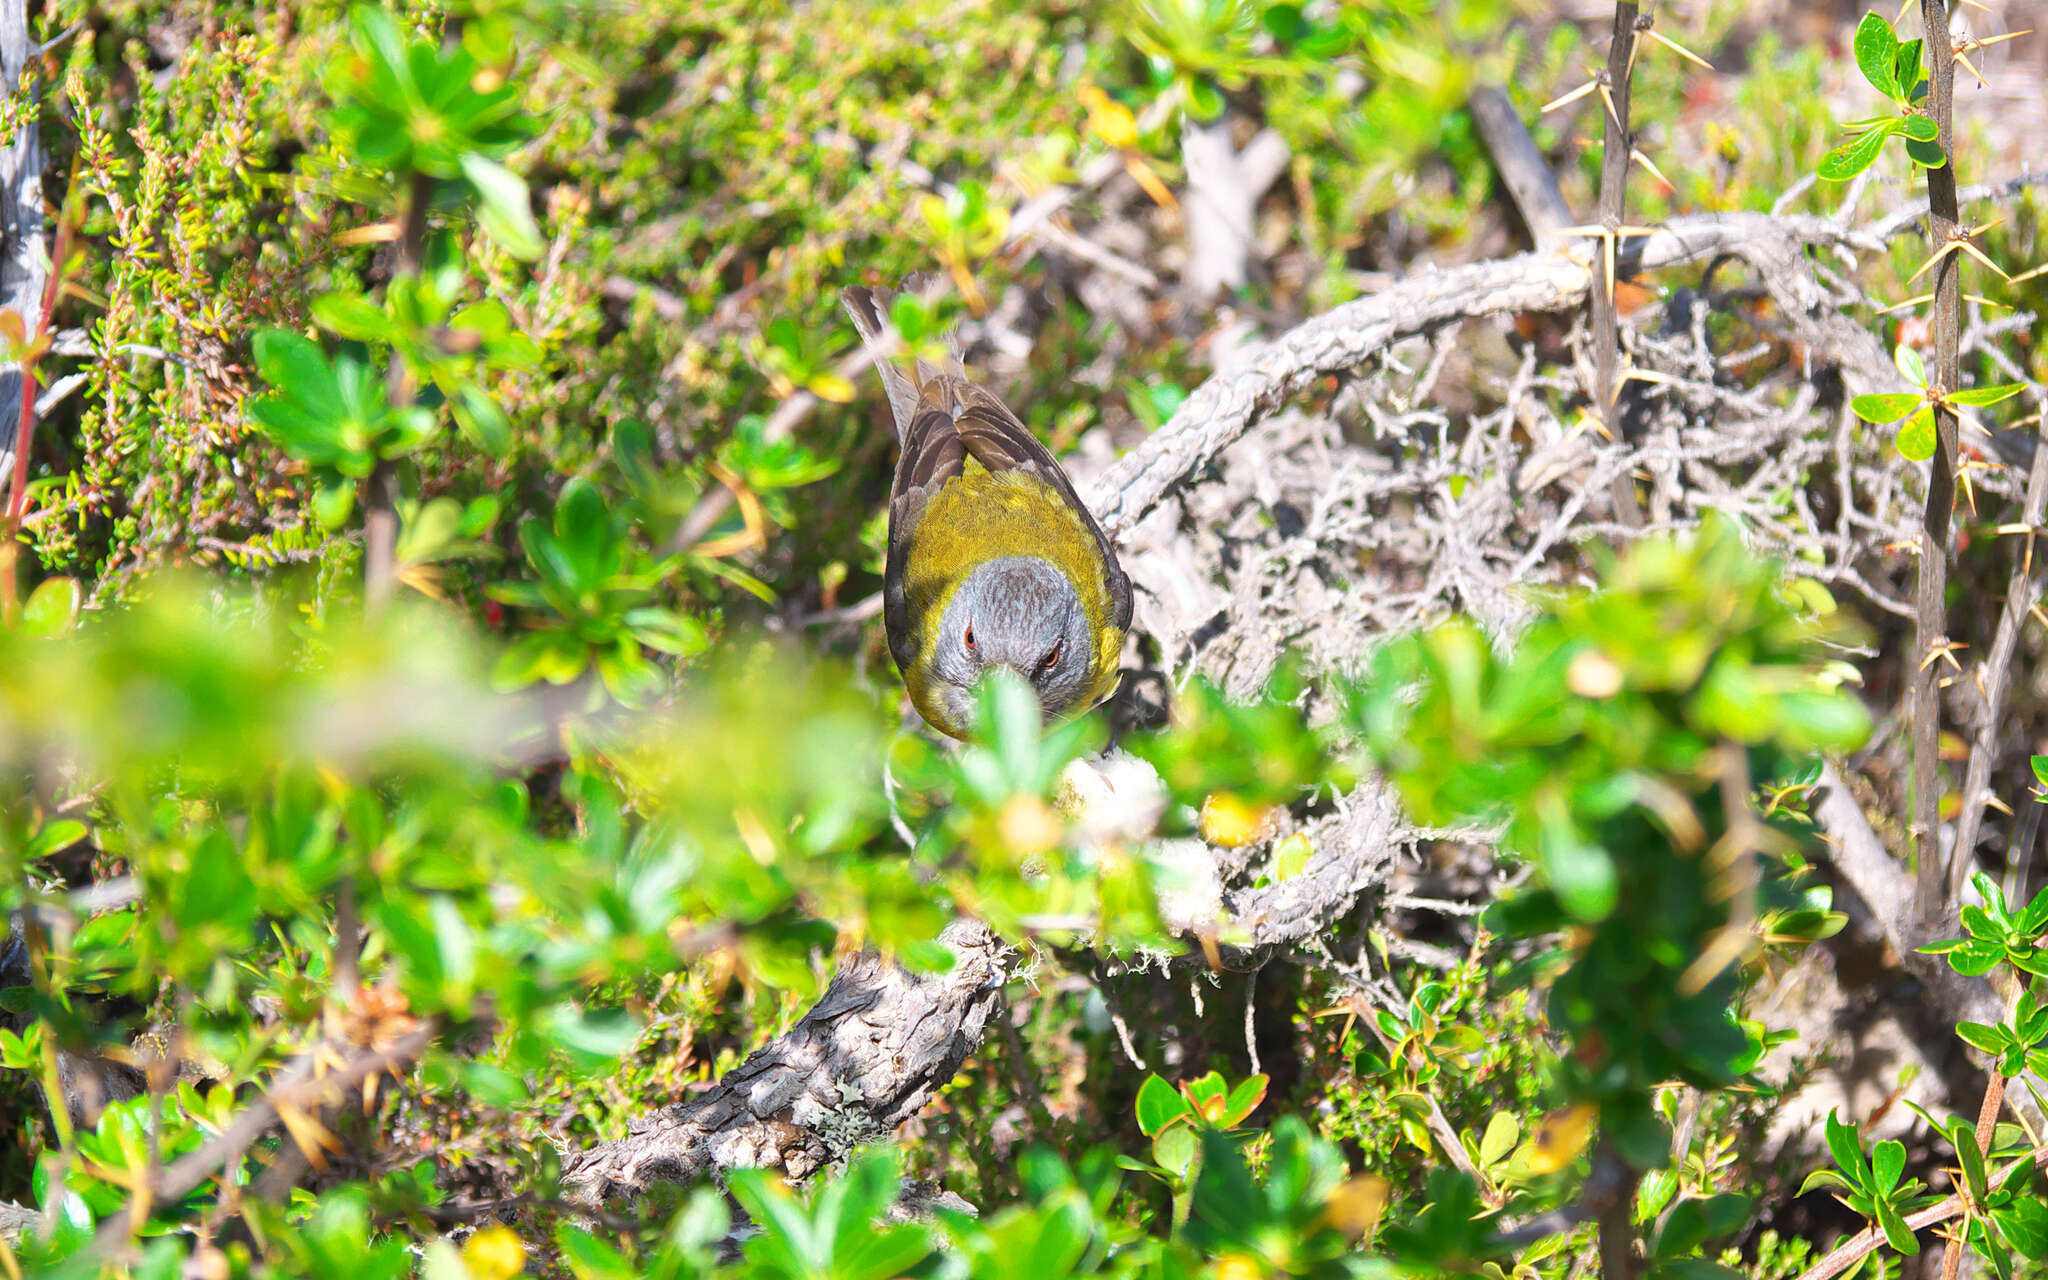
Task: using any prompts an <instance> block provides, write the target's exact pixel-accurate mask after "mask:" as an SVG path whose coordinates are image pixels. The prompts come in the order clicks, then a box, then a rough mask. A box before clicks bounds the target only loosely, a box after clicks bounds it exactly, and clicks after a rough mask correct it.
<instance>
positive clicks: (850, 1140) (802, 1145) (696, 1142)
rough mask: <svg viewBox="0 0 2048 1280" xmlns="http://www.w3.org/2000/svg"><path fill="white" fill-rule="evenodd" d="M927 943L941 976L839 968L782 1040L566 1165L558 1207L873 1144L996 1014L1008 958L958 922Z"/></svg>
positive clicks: (916, 1106) (795, 1174) (824, 1158)
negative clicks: (943, 962)
mask: <svg viewBox="0 0 2048 1280" xmlns="http://www.w3.org/2000/svg"><path fill="white" fill-rule="evenodd" d="M941 941H943V942H944V943H945V944H946V946H947V947H948V948H949V949H951V951H952V952H953V955H954V957H955V964H954V966H953V968H952V969H951V970H949V971H948V972H946V973H940V974H914V973H911V972H910V971H908V970H906V969H904V968H902V967H901V966H899V965H897V964H895V963H894V962H892V961H890V960H888V959H885V958H883V957H882V956H881V955H879V954H877V953H875V952H873V951H864V952H862V953H860V954H859V955H857V956H855V957H853V958H852V959H850V960H848V961H847V962H846V963H845V964H843V965H842V966H840V969H839V972H838V973H837V974H836V975H834V976H833V979H832V984H831V986H830V987H829V988H827V990H826V992H825V996H824V998H823V999H821V1000H820V1001H818V1003H817V1004H816V1005H814V1006H812V1008H811V1011H810V1012H809V1013H806V1014H805V1015H804V1016H803V1018H802V1020H800V1021H799V1022H798V1023H797V1024H796V1026H795V1027H793V1028H791V1029H790V1031H789V1033H788V1034H786V1035H784V1036H782V1037H781V1038H780V1039H777V1040H775V1041H773V1042H771V1043H770V1044H768V1045H765V1046H763V1047H762V1048H760V1049H758V1050H756V1051H755V1052H754V1053H753V1054H752V1055H751V1056H749V1057H748V1058H747V1060H746V1061H745V1062H743V1063H741V1064H740V1065H739V1066H738V1067H736V1068H734V1069H733V1070H732V1071H730V1072H728V1073H727V1074H726V1076H725V1078H724V1079H722V1080H720V1081H719V1082H718V1083H717V1084H715V1085H713V1086H712V1087H711V1088H710V1089H709V1090H707V1091H706V1092H704V1093H703V1094H701V1095H699V1096H698V1097H696V1098H692V1099H690V1100H689V1101H687V1102H680V1103H677V1104H676V1105H674V1106H672V1107H670V1108H668V1109H667V1110H665V1111H662V1112H660V1113H659V1114H657V1115H654V1116H651V1117H648V1118H646V1119H644V1120H640V1121H637V1122H635V1123H634V1124H633V1126H632V1128H631V1131H630V1132H629V1134H628V1136H627V1137H625V1138H621V1139H619V1140H617V1141H615V1142H606V1143H601V1144H599V1145H597V1146H595V1147H590V1148H587V1149H585V1150H583V1151H579V1152H576V1153H574V1154H573V1155H571V1156H570V1157H569V1159H568V1160H567V1162H566V1163H565V1165H564V1172H563V1183H564V1189H565V1192H566V1194H567V1196H568V1198H569V1199H571V1200H573V1201H576V1202H577V1203H580V1204H590V1205H601V1204H604V1203H607V1202H609V1201H612V1200H616V1199H619V1198H621V1197H630V1196H632V1195H635V1194H638V1193H640V1192H643V1191H645V1190H646V1189H647V1188H648V1187H650V1186H652V1185H653V1184H655V1183H657V1182H690V1181H693V1180H695V1179H697V1178H701V1177H705V1176H715V1175H720V1174H723V1173H725V1172H726V1171H728V1170H731V1169H739V1168H763V1167H765V1168H771V1169H780V1170H782V1172H783V1173H784V1174H785V1175H786V1176H788V1177H790V1178H804V1177H807V1176H809V1175H810V1174H811V1173H813V1172H815V1171H817V1170H818V1169H819V1168H821V1167H823V1166H825V1165H827V1164H828V1163H830V1162H832V1161H835V1160H837V1159H840V1158H841V1157H843V1156H845V1155H846V1154H847V1153H848V1152H850V1151H852V1150H853V1149H854V1148H856V1147H858V1146H860V1145H862V1144H864V1143H868V1142H872V1141H875V1140H876V1139H877V1138H881V1137H885V1136H887V1135H888V1133H889V1132H890V1131H891V1130H893V1129H894V1128H895V1127H896V1126H897V1125H899V1124H901V1123H902V1122H903V1121H905V1120H908V1119H910V1118H911V1117H912V1116H914V1115H916V1114H917V1113H918V1112H919V1111H920V1110H921V1109H923V1107H924V1104H925V1103H926V1102H927V1101H928V1100H930V1098H931V1096H932V1094H933V1093H934V1092H935V1091H936V1090H937V1089H938V1088H939V1087H940V1086H941V1085H943V1084H945V1083H946V1082H947V1081H948V1080H951V1079H952V1078H953V1075H954V1073H955V1072H957V1071H959V1069H960V1064H961V1063H962V1062H964V1061H965V1060H966V1058H967V1055H968V1054H970V1053H972V1052H973V1051H974V1049H975V1047H976V1046H977V1045H979V1044H980V1043H981V1037H982V1034H983V1032H984V1031H985V1030H986V1029H987V1026H988V1020H989V1018H990V1016H991V1015H993V1014H994V1013H995V1011H996V1009H997V1008H998V1007H999V1006H1000V1005H1001V1003H1002V994H1003V984H1004V983H1005V982H1006V981H1007V980H1008V977H1009V960H1010V956H1011V954H1012V952H1011V950H1010V948H1009V947H1008V946H1006V945H1004V943H1003V942H1002V941H1001V940H1000V939H998V938H997V937H996V936H995V934H993V933H992V932H990V931H989V929H988V927H987V926H985V925H982V924H980V923H977V922H972V921H956V922H955V923H954V924H952V925H950V926H948V927H947V929H946V931H945V933H944V934H942V935H941Z"/></svg>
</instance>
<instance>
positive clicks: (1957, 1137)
mask: <svg viewBox="0 0 2048 1280" xmlns="http://www.w3.org/2000/svg"><path fill="white" fill-rule="evenodd" d="M1949 1141H1951V1142H1952V1143H1954V1144H1955V1149H1956V1162H1957V1163H1958V1164H1959V1165H1961V1167H1962V1170H1963V1180H1964V1181H1965V1182H1967V1183H1968V1184H1969V1186H1970V1194H1971V1196H1973V1197H1974V1198H1975V1199H1976V1200H1977V1202H1978V1203H1979V1204H1982V1203H1983V1202H1984V1200H1985V1198H1986V1197H1987V1196H1989V1195H1990V1194H1991V1187H1990V1184H1989V1183H1988V1182H1987V1181H1986V1177H1985V1170H1984V1153H1983V1152H1981V1151H1979V1150H1978V1149H1977V1135H1976V1134H1975V1133H1974V1132H1972V1131H1971V1129H1970V1124H1969V1122H1968V1121H1967V1120H1963V1119H1961V1118H1958V1119H1957V1122H1956V1127H1955V1130H1954V1131H1953V1132H1951V1133H1950V1135H1949Z"/></svg>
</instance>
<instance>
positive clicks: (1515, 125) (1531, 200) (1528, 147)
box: [1465, 84, 1572, 249]
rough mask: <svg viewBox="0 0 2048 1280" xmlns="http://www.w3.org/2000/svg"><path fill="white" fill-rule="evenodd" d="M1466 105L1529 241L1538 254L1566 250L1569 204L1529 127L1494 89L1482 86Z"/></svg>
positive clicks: (1500, 93)
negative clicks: (1563, 234) (1547, 250)
mask: <svg viewBox="0 0 2048 1280" xmlns="http://www.w3.org/2000/svg"><path fill="white" fill-rule="evenodd" d="M1465 105H1466V106H1467V108H1469V109H1470V110H1471V112H1472V123H1473V125H1474V126H1476V127H1477V128H1478V130H1479V137H1480V139H1481V140H1482V141H1484V142H1485V143H1486V151H1487V154H1488V155H1490V156H1492V157H1493V167H1494V171H1495V172H1497V173H1498V174H1500V180H1501V185H1502V186H1504V187H1506V188H1507V191H1508V197H1509V199H1511V200H1513V201H1514V204H1515V209H1516V211H1517V212H1519V213H1520V214H1521V215H1522V222H1523V225H1525V226H1527V227H1528V228H1529V239H1530V240H1531V241H1532V242H1533V243H1534V245H1535V247H1536V248H1538V249H1556V248H1561V247H1563V245H1564V244H1565V243H1566V242H1567V239H1568V238H1567V237H1565V236H1562V235H1560V234H1559V232H1561V231H1563V230H1564V229H1565V228H1566V227H1569V226H1571V225H1572V211H1571V206H1570V205H1567V204H1566V203H1565V201H1564V194H1563V193H1562V192H1561V191H1559V190H1558V186H1557V175H1556V174H1555V173H1553V172H1551V168H1550V162H1549V161H1547V160H1545V159H1544V158H1543V152H1542V150H1541V149H1539V148H1538V147H1537V145H1536V140H1535V139H1534V138H1532V137H1530V136H1529V127H1528V126H1527V125H1525V124H1523V123H1522V117H1521V116H1520V115H1519V114H1517V113H1516V111H1515V107H1514V104H1513V103H1512V102H1510V101H1509V100H1508V95H1507V94H1505V93H1503V92H1501V90H1500V89H1499V88H1498V87H1496V86H1494V85H1490V84H1489V85H1482V86H1480V87H1479V88H1477V89H1474V90H1473V91H1472V97H1471V100H1470V101H1468V102H1467V103H1466V104H1465Z"/></svg>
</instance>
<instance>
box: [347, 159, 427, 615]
mask: <svg viewBox="0 0 2048 1280" xmlns="http://www.w3.org/2000/svg"><path fill="white" fill-rule="evenodd" d="M433 195H434V180H433V178H431V177H429V176H428V175H427V174H424V173H414V174H413V175H412V182H411V184H410V186H409V187H408V188H407V191H406V198H405V220H404V222H403V224H402V225H401V226H400V228H399V233H398V256H397V261H396V262H395V263H394V264H393V267H392V274H393V275H394V276H409V275H417V274H418V273H419V269H420V259H421V256H422V254H424V253H425V251H426V244H427V206H428V204H429V203H430V202H431V201H432V199H433ZM389 380H390V397H391V406H392V408H394V409H403V408H404V407H405V406H407V405H409V404H411V403H412V397H413V385H412V371H411V370H410V369H408V368H407V367H406V363H405V360H404V359H403V358H402V357H400V356H399V355H398V354H397V353H395V352H394V353H393V354H392V357H391V372H390V379H389ZM364 487H365V493H364V494H363V603H364V607H365V608H366V609H367V610H368V611H369V613H370V615H371V616H373V617H374V616H376V615H377V614H379V613H381V612H383V610H384V607H385V606H386V605H388V604H389V603H391V594H392V592H393V591H394V590H395V589H396V588H397V585H398V467H397V464H395V463H394V462H392V461H391V459H389V458H379V459H377V465H376V466H375V467H374V468H372V470H371V471H370V479H369V483H368V484H367V485H366V486H364Z"/></svg>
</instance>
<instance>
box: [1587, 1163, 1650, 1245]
mask: <svg viewBox="0 0 2048 1280" xmlns="http://www.w3.org/2000/svg"><path fill="white" fill-rule="evenodd" d="M1642 1180H1643V1175H1642V1174H1641V1173H1640V1172H1639V1171H1638V1170H1636V1168H1635V1167H1634V1166H1632V1165H1630V1164H1629V1163H1628V1161H1626V1160H1623V1159H1622V1158H1621V1156H1620V1154H1619V1153H1618V1152H1616V1151H1615V1150H1614V1148H1613V1146H1612V1145H1611V1144H1610V1143H1609V1142H1608V1140H1606V1139H1604V1138H1603V1139H1602V1140H1601V1142H1600V1147H1599V1151H1598V1153H1597V1154H1596V1155H1595V1156H1594V1157H1593V1172H1592V1173H1591V1174H1590V1175H1589V1176H1588V1177H1587V1179H1586V1192H1585V1196H1584V1200H1585V1203H1586V1205H1587V1207H1588V1208H1589V1209H1591V1210H1592V1218H1593V1221H1594V1223H1595V1224H1596V1225H1597V1227H1598V1229H1599V1232H1600V1275H1601V1277H1602V1280H1635V1277H1636V1276H1638V1275H1640V1274H1641V1272H1642V1264H1641V1262H1640V1260H1639V1259H1638V1258H1637V1257H1636V1247H1635V1235H1636V1232H1635V1206H1636V1188H1637V1187H1638V1186H1639V1185H1640V1184H1641V1183H1642Z"/></svg>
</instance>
